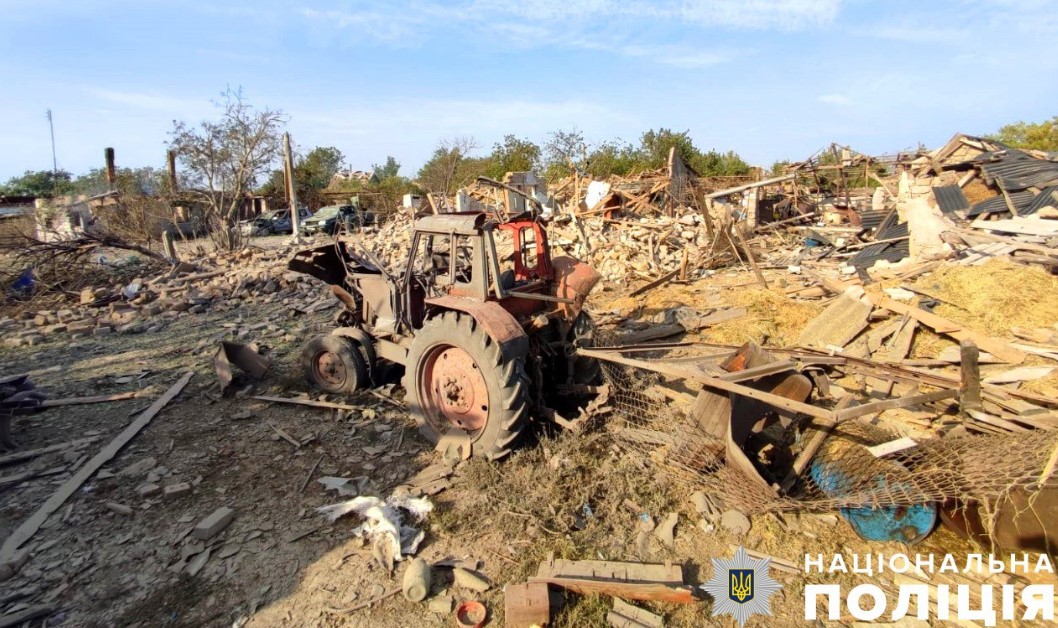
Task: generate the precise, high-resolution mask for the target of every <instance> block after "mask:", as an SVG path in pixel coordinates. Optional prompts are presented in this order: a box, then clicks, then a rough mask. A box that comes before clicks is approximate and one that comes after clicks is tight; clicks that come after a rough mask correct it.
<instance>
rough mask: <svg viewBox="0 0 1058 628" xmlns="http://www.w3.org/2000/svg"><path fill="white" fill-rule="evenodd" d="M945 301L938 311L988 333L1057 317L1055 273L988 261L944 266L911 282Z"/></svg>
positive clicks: (1003, 332) (1005, 331)
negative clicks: (980, 263)
mask: <svg viewBox="0 0 1058 628" xmlns="http://www.w3.org/2000/svg"><path fill="white" fill-rule="evenodd" d="M916 285H918V286H920V287H921V288H923V289H924V290H926V291H928V292H930V293H931V294H936V295H937V296H938V297H940V298H942V299H944V300H945V301H947V303H941V304H940V305H939V306H937V308H936V312H937V314H939V315H941V316H943V317H945V318H948V319H951V320H952V321H955V322H956V323H960V324H963V325H966V326H968V327H970V328H971V329H973V330H975V331H979V332H982V333H986V334H989V335H992V336H999V337H1003V336H1007V335H1009V333H1010V328H1011V327H1015V326H1019V327H1050V326H1052V325H1054V324H1055V323H1056V322H1058V277H1055V276H1054V275H1051V274H1049V273H1048V272H1047V271H1045V270H1043V269H1042V268H1040V267H1038V266H1022V265H1019V264H1013V263H1010V262H1007V261H1005V260H999V259H996V260H991V261H989V262H988V263H986V264H982V265H981V266H955V265H947V266H943V267H941V268H940V269H938V270H936V271H935V272H933V273H932V274H930V275H927V276H925V277H923V278H921V279H920V280H919V281H918V283H917V284H916Z"/></svg>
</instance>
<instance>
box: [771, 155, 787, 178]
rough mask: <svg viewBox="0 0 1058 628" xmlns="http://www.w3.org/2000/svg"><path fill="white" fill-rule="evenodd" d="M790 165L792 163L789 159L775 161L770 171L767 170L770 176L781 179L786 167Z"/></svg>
mask: <svg viewBox="0 0 1058 628" xmlns="http://www.w3.org/2000/svg"><path fill="white" fill-rule="evenodd" d="M791 163H793V162H792V161H790V160H789V159H776V160H775V161H774V162H773V163H772V165H771V169H770V170H769V172H771V176H773V177H781V176H782V175H783V173H784V171H785V170H786V167H787V166H789V165H790V164H791Z"/></svg>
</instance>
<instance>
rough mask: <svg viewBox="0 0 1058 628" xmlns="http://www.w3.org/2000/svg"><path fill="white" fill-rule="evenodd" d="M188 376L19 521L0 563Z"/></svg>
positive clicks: (0, 554)
mask: <svg viewBox="0 0 1058 628" xmlns="http://www.w3.org/2000/svg"><path fill="white" fill-rule="evenodd" d="M192 375H194V373H193V372H191V371H188V372H187V373H184V376H183V377H181V378H180V379H179V380H177V382H176V383H175V384H173V385H172V387H170V388H169V390H167V391H165V394H163V395H162V396H161V397H159V398H158V400H157V401H155V402H154V403H152V404H151V406H150V407H149V408H147V409H146V410H144V411H143V412H142V413H140V415H139V416H137V417H136V418H135V419H134V420H133V421H132V423H130V424H129V425H128V427H126V428H125V429H124V430H122V431H121V433H120V434H118V435H117V436H115V437H114V440H112V441H110V443H109V444H107V446H106V447H104V448H103V449H101V450H100V451H99V453H97V454H96V455H95V456H93V457H92V459H91V460H89V461H88V462H86V463H84V464H83V465H82V466H81V468H80V469H78V470H77V473H75V474H73V476H72V477H71V478H70V479H69V480H66V482H65V483H63V485H62V486H60V487H59V488H58V489H57V490H56V491H55V492H54V493H52V495H51V497H49V498H48V500H47V501H46V502H44V504H43V505H42V506H41V507H40V508H39V509H37V512H35V513H33V514H32V515H31V516H30V517H29V519H26V520H25V521H23V522H22V523H21V524H20V525H19V526H18V527H17V528H16V529H15V531H14V532H12V533H11V536H9V537H7V539H5V540H4V545H3V547H0V562H5V561H7V560H9V559H10V558H11V557H12V556H14V554H15V552H17V551H18V548H20V547H22V545H23V544H24V543H25V542H26V541H28V540H29V539H30V538H32V537H33V535H34V534H36V532H37V530H39V529H40V527H41V526H42V525H44V522H45V521H46V520H47V518H48V516H50V515H51V514H52V513H53V512H55V511H56V510H58V509H59V507H60V506H62V505H63V503H64V502H66V500H67V499H69V498H70V496H71V495H73V494H74V493H75V492H77V490H78V489H79V488H81V485H82V484H84V483H85V482H86V481H88V478H90V477H92V476H93V475H95V472H96V471H98V470H99V468H100V467H102V466H103V465H104V464H106V463H107V462H108V461H109V460H110V459H111V458H113V457H114V456H115V455H117V453H118V452H119V451H121V448H122V447H124V446H125V445H127V444H128V442H129V441H131V440H132V439H133V437H135V436H136V435H137V434H139V433H140V430H142V429H143V428H144V427H146V426H147V424H148V423H150V422H151V419H153V418H154V416H155V415H156V414H158V413H159V412H161V411H162V408H164V407H165V406H166V405H167V404H168V403H169V402H170V401H172V400H173V398H174V397H176V396H177V395H178V394H180V391H181V390H183V389H184V386H186V385H187V382H188V380H190V379H191V376H192Z"/></svg>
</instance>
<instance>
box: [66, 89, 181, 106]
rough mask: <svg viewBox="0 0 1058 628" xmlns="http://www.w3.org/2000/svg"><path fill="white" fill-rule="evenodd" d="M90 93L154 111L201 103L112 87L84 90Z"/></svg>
mask: <svg viewBox="0 0 1058 628" xmlns="http://www.w3.org/2000/svg"><path fill="white" fill-rule="evenodd" d="M86 91H87V92H88V93H89V94H90V95H92V96H94V97H95V98H98V99H99V100H103V101H106V102H111V103H116V104H119V105H125V106H127V107H134V108H136V109H151V110H156V111H187V110H188V109H199V108H200V107H201V103H200V102H198V101H191V100H186V99H182V98H174V97H172V96H165V95H161V94H156V93H149V92H130V91H121V90H113V89H102V88H98V87H89V88H87V90H86Z"/></svg>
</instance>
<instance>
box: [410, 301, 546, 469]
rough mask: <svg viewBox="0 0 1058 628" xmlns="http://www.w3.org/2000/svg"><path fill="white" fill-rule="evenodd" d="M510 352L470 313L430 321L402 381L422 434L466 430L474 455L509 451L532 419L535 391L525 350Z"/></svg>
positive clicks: (493, 457)
mask: <svg viewBox="0 0 1058 628" xmlns="http://www.w3.org/2000/svg"><path fill="white" fill-rule="evenodd" d="M509 353H510V355H504V352H503V351H501V348H500V346H499V345H498V344H497V343H496V342H495V341H494V340H493V339H492V338H491V337H489V335H488V334H487V333H486V332H485V330H484V329H483V328H482V327H480V326H479V325H478V323H477V321H475V320H474V318H473V317H472V316H470V315H469V314H463V313H461V312H445V313H443V314H441V315H440V316H438V317H436V318H433V319H430V320H428V321H427V322H426V324H425V325H423V328H422V329H421V330H419V332H418V334H417V335H416V336H415V339H414V340H413V341H412V343H411V347H409V349H408V361H407V368H406V369H405V372H404V382H403V383H404V390H405V391H406V395H407V401H408V406H409V408H410V409H411V413H412V416H414V417H415V421H416V423H418V425H419V431H420V432H422V435H423V436H424V437H425V438H426V439H427V440H429V441H430V442H431V443H437V442H438V441H439V440H440V439H441V437H442V436H444V435H445V434H446V433H448V431H449V430H451V429H456V430H462V431H463V432H465V433H467V434H468V435H469V436H470V440H471V443H472V448H471V451H472V453H473V455H475V456H485V457H486V458H488V459H489V460H496V459H499V458H502V457H504V456H506V455H507V454H509V453H510V452H511V447H512V446H513V445H514V443H515V441H516V440H517V439H518V436H519V435H520V434H521V432H522V429H523V428H524V427H525V424H526V422H527V421H528V419H529V389H530V382H529V377H528V376H527V375H526V373H525V357H524V351H521V352H519V351H511V352H509ZM442 380H444V381H442ZM442 386H447V388H442Z"/></svg>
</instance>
